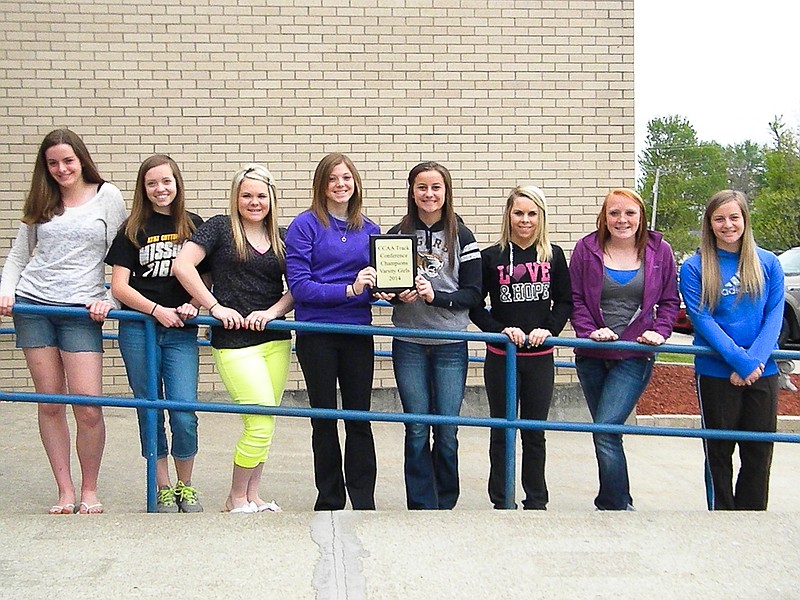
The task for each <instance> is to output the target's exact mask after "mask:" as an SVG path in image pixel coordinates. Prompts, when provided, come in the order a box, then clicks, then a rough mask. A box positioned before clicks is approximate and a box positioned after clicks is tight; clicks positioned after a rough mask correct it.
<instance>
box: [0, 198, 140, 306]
mask: <svg viewBox="0 0 800 600" xmlns="http://www.w3.org/2000/svg"><path fill="white" fill-rule="evenodd" d="M124 220H125V202H124V201H123V199H122V193H121V192H120V191H119V189H118V188H117V187H115V186H114V185H112V184H110V183H107V182H106V183H103V184H102V185H101V186H100V189H99V190H98V192H97V194H96V195H95V196H94V197H93V198H92V199H91V200H89V201H88V202H85V203H84V204H81V205H80V206H75V207H71V208H69V207H67V208H65V209H64V214H61V215H57V216H55V217H53V218H52V219H50V221H48V222H47V223H39V224H36V225H26V224H25V223H22V224H21V225H20V228H19V231H18V232H17V237H16V239H15V240H14V245H13V246H12V248H11V251H10V252H9V254H8V258H7V259H6V263H5V265H4V267H3V275H2V280H1V281H0V296H14V295H15V294H18V295H20V296H23V297H25V298H30V299H32V300H39V301H41V302H46V303H48V304H64V305H67V304H80V305H86V304H89V303H91V302H94V301H96V300H109V299H110V295H109V294H108V292H107V290H106V289H105V264H104V263H103V259H104V258H105V256H106V252H107V251H108V248H109V247H110V246H111V242H112V241H113V240H114V237H115V236H116V234H117V230H118V229H119V227H120V225H122V222H123V221H124Z"/></svg>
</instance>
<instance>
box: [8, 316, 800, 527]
mask: <svg viewBox="0 0 800 600" xmlns="http://www.w3.org/2000/svg"><path fill="white" fill-rule="evenodd" d="M14 310H15V311H17V312H21V313H34V314H60V315H64V316H72V317H75V318H84V319H88V318H89V317H88V313H87V311H86V310H85V309H83V308H65V307H42V306H34V305H16V306H15V307H14ZM109 318H112V319H117V320H135V321H141V322H142V323H144V327H145V344H146V357H147V373H148V378H147V379H148V381H147V395H148V398H116V397H110V396H73V395H60V394H36V393H31V392H6V391H0V400H7V401H20V402H46V403H66V404H80V405H101V406H113V407H133V408H143V409H146V413H147V416H146V420H145V458H146V459H147V511H148V512H155V510H156V494H157V491H158V490H157V485H156V460H157V456H156V455H157V449H156V427H157V419H158V413H157V411H158V410H163V409H167V410H183V411H186V410H190V411H199V412H219V413H247V414H264V415H276V416H286V417H311V418H322V419H344V420H347V419H350V420H358V421H381V422H398V423H412V422H413V423H425V424H431V425H436V424H440V425H464V426H473V427H491V428H503V429H505V436H506V456H505V487H506V499H507V502H508V506H509V507H511V506H513V505H514V495H515V488H516V475H515V473H516V464H515V463H516V431H517V430H522V429H531V430H548V431H575V432H586V433H593V432H607V433H620V434H634V435H657V436H668V437H687V438H704V439H734V440H746V441H771V442H790V443H800V434H794V433H764V432H743V431H728V430H717V429H714V430H712V429H686V428H673V427H652V426H646V427H645V426H638V425H606V424H599V423H573V422H562V421H535V420H523V419H518V418H517V381H516V359H517V356H516V346H515V345H514V344H513V343H511V342H510V341H509V339H508V338H507V337H506V336H505V335H503V334H494V333H481V332H451V331H435V330H422V329H409V328H399V327H378V326H358V325H334V324H323V323H302V322H296V321H272V322H271V323H270V324H269V325H268V328H270V329H279V330H296V331H305V332H325V333H343V334H356V335H379V336H390V337H391V336H403V337H418V338H430V339H446V340H467V341H479V342H494V343H500V344H504V345H505V347H506V352H507V361H506V418H483V417H461V416H442V415H429V414H418V413H389V412H374V411H355V410H341V409H321V408H300V407H281V406H276V407H266V406H253V405H238V404H227V403H219V402H175V401H170V400H159V399H158V376H157V366H156V363H155V355H156V352H155V340H156V329H155V324H156V321H155V319H153V318H152V317H149V316H147V315H144V314H142V313H139V312H133V311H123V310H113V311H111V312H110V313H109ZM187 322H188V323H194V324H199V325H218V324H219V322H218V321H217V320H216V319H214V318H212V317H198V318H196V319H192V320H191V321H187ZM11 332H13V330H9V329H0V333H11ZM109 337H113V336H109ZM546 345H549V346H563V347H573V348H580V347H584V348H588V347H595V348H596V347H602V348H605V349H608V348H609V347H611V346H613V347H614V349H617V350H640V351H646V352H653V350H654V348H653V346H646V345H643V344H638V343H636V342H605V343H599V342H593V341H591V340H586V339H578V338H558V337H552V338H548V339H547V341H546ZM658 351H659V352H671V353H676V354H713V353H714V352H713V350H711V349H710V348H700V347H696V346H680V345H674V344H664V345H663V346H659V347H658ZM387 355H388V353H387ZM772 355H773V357H774V358H784V359H793V358H800V352H794V351H787V350H776V351H775V352H773V354H772ZM478 360H480V359H478Z"/></svg>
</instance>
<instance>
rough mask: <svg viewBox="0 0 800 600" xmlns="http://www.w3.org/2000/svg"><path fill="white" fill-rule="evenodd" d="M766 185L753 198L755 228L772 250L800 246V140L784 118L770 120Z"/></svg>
mask: <svg viewBox="0 0 800 600" xmlns="http://www.w3.org/2000/svg"><path fill="white" fill-rule="evenodd" d="M770 129H771V130H772V135H773V139H772V143H771V145H770V147H769V148H767V149H766V150H765V152H764V172H763V185H762V186H761V187H760V189H759V190H758V192H757V194H756V195H755V197H754V198H753V211H752V212H753V229H754V231H755V235H756V239H757V240H758V243H759V244H761V245H762V246H764V247H765V248H769V249H770V250H776V251H780V250H786V249H787V248H791V247H793V246H800V141H799V140H798V136H797V135H796V134H795V133H793V132H792V131H791V130H790V129H789V128H788V127H786V125H785V124H784V123H783V122H782V120H781V119H780V118H776V119H775V120H774V121H773V122H772V123H770Z"/></svg>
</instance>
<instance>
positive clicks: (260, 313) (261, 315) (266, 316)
mask: <svg viewBox="0 0 800 600" xmlns="http://www.w3.org/2000/svg"><path fill="white" fill-rule="evenodd" d="M274 318H275V316H274V315H272V314H270V312H269V311H268V310H254V311H253V312H251V313H250V314H249V315H247V316H246V317H245V319H244V327H245V328H246V329H252V330H253V331H264V327H266V326H267V323H269V322H270V321H272V320H273V319H274Z"/></svg>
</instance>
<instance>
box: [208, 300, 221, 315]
mask: <svg viewBox="0 0 800 600" xmlns="http://www.w3.org/2000/svg"><path fill="white" fill-rule="evenodd" d="M218 304H219V302H218V301H217V302H214V304H212V305H211V306H209V307H208V312H209V314H210V313H211V311H212V310H214V307H215V306H217V305H218Z"/></svg>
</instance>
